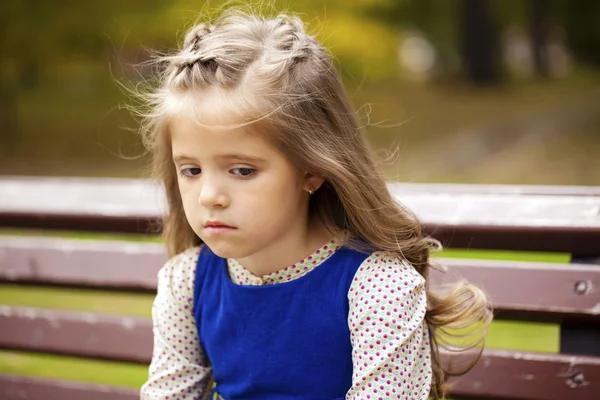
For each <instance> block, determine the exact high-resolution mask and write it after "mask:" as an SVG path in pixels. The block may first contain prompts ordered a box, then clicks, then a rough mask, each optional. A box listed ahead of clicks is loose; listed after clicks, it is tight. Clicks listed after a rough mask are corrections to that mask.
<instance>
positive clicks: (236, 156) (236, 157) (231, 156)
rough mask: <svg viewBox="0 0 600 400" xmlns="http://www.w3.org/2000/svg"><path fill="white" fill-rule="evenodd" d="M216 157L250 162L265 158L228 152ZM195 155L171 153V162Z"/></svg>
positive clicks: (187, 159)
mask: <svg viewBox="0 0 600 400" xmlns="http://www.w3.org/2000/svg"><path fill="white" fill-rule="evenodd" d="M216 158H217V159H220V160H236V161H251V162H264V161H265V160H264V159H262V158H259V157H254V156H250V155H246V154H238V153H230V154H219V155H218V156H217V157H216ZM195 159H196V157H193V156H190V155H187V154H183V153H178V154H175V155H173V162H175V163H177V162H182V161H192V160H195Z"/></svg>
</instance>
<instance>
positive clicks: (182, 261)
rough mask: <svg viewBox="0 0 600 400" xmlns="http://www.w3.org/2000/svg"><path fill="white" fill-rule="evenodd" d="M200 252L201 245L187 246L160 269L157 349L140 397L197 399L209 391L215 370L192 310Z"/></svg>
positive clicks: (155, 321)
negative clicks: (209, 361) (199, 333)
mask: <svg viewBox="0 0 600 400" xmlns="http://www.w3.org/2000/svg"><path fill="white" fill-rule="evenodd" d="M198 254H199V248H198V247H195V248H191V249H189V250H186V251H184V252H183V253H181V254H179V255H177V256H175V257H174V258H172V259H171V260H170V261H168V262H167V263H166V264H165V266H164V267H162V268H161V270H160V271H159V273H158V288H157V295H156V298H155V300H154V303H153V306H152V325H153V333H154V350H153V353H152V362H151V364H150V368H149V374H148V380H147V381H146V383H145V384H144V385H143V386H142V388H141V390H140V396H141V400H164V399H181V400H192V399H193V400H197V399H204V398H207V396H208V395H209V391H210V390H209V389H208V385H209V384H210V381H211V377H212V370H211V368H210V365H209V363H208V360H207V358H206V356H205V355H204V352H203V350H202V348H201V347H200V340H199V338H198V333H197V328H196V321H195V319H194V314H193V301H194V279H195V274H196V261H197V258H198Z"/></svg>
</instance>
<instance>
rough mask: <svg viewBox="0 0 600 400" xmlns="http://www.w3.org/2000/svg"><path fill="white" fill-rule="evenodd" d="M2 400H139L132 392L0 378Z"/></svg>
mask: <svg viewBox="0 0 600 400" xmlns="http://www.w3.org/2000/svg"><path fill="white" fill-rule="evenodd" d="M0 398H1V399H2V400H23V399H27V400H81V399H85V400H139V398H140V391H139V390H136V389H132V388H122V387H114V386H105V385H96V384H91V383H83V382H71V381H58V380H50V379H42V378H33V377H25V376H18V375H11V374H0Z"/></svg>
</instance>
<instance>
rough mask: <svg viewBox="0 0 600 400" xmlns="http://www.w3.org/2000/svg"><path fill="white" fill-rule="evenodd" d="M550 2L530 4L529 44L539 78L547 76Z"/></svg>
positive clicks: (542, 1)
mask: <svg viewBox="0 0 600 400" xmlns="http://www.w3.org/2000/svg"><path fill="white" fill-rule="evenodd" d="M549 2H550V0H532V3H531V22H530V23H531V25H530V29H531V44H532V48H533V61H534V65H535V73H536V75H538V76H541V77H547V76H548V75H549V74H548V72H549V66H548V34H549V29H550V21H549V13H548V7H549Z"/></svg>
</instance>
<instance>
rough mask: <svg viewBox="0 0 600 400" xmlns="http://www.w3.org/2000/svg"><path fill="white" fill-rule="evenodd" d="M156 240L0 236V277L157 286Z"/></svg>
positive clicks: (160, 254)
mask: <svg viewBox="0 0 600 400" xmlns="http://www.w3.org/2000/svg"><path fill="white" fill-rule="evenodd" d="M166 259H167V257H166V254H165V250H164V247H163V246H162V245H161V244H158V243H143V242H125V241H112V240H111V241H109V240H106V241H104V240H76V239H64V238H49V237H28V236H1V235H0V282H2V281H4V282H15V283H36V284H55V285H68V286H82V287H92V288H103V289H120V290H136V291H137V290H141V291H149V292H154V291H156V283H157V273H158V270H159V269H160V267H161V266H162V265H163V264H164V263H165V261H166Z"/></svg>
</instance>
